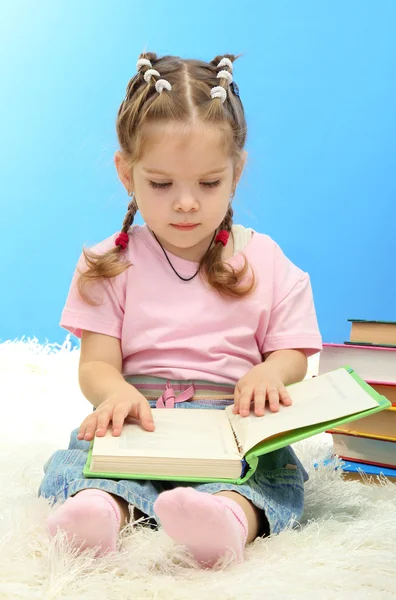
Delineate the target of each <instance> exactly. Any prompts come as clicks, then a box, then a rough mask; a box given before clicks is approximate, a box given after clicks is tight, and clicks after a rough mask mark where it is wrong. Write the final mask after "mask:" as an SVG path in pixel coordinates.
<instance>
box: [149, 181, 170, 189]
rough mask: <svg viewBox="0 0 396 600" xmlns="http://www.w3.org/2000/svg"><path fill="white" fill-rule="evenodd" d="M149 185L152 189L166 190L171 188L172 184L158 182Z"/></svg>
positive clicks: (151, 182)
mask: <svg viewBox="0 0 396 600" xmlns="http://www.w3.org/2000/svg"><path fill="white" fill-rule="evenodd" d="M149 184H150V185H151V187H153V188H157V189H158V188H159V189H164V188H167V187H169V186H170V185H171V184H170V183H158V182H157V181H149Z"/></svg>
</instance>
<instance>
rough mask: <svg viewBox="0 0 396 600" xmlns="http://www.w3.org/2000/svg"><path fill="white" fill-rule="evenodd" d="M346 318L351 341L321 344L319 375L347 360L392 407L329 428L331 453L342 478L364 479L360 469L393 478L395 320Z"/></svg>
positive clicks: (395, 450) (395, 466)
mask: <svg viewBox="0 0 396 600" xmlns="http://www.w3.org/2000/svg"><path fill="white" fill-rule="evenodd" d="M348 320H349V321H350V322H351V324H352V325H351V334H350V339H349V341H348V342H345V343H344V344H324V345H323V350H322V352H321V355H320V361H319V375H320V374H323V373H327V372H329V371H332V370H333V369H337V368H339V367H341V366H342V365H345V364H348V365H350V366H351V367H352V368H353V369H354V370H355V371H356V372H357V373H358V374H359V375H360V376H361V377H362V378H363V379H364V380H365V381H366V382H367V383H368V384H369V385H370V386H371V387H372V388H374V390H376V391H377V392H378V393H380V394H381V395H382V396H385V397H386V398H387V399H388V400H389V401H390V402H391V406H390V407H389V408H387V409H386V410H384V411H382V412H380V413H378V414H374V415H371V416H368V417H364V418H362V419H358V420H355V421H353V422H352V421H351V422H347V423H343V424H342V425H339V426H337V427H334V428H332V429H329V430H327V433H331V435H332V436H333V451H334V454H336V455H338V456H339V457H340V458H341V459H342V460H343V461H344V462H343V463H342V465H341V467H340V468H342V470H343V476H344V477H345V478H346V479H360V480H362V479H363V481H365V482H367V481H368V479H367V478H366V477H365V476H364V474H366V475H368V476H370V475H380V474H382V475H384V476H385V477H387V478H388V479H390V480H392V481H395V482H396V322H389V321H363V320H358V319H348ZM370 480H371V481H373V480H377V481H378V479H377V478H375V479H373V478H371V479H370Z"/></svg>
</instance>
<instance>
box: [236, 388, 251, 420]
mask: <svg viewBox="0 0 396 600" xmlns="http://www.w3.org/2000/svg"><path fill="white" fill-rule="evenodd" d="M252 397H253V388H249V387H245V388H243V390H242V391H241V393H240V396H239V414H240V415H241V417H247V416H248V414H250V404H251V402H252Z"/></svg>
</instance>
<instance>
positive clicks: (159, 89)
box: [155, 79, 172, 94]
mask: <svg viewBox="0 0 396 600" xmlns="http://www.w3.org/2000/svg"><path fill="white" fill-rule="evenodd" d="M164 88H165V89H167V90H168V91H169V92H170V91H171V89H172V86H171V84H170V83H169V81H167V80H166V79H158V81H157V83H156V84H155V89H156V90H157V92H158V93H159V94H161V92H162V90H163V89H164Z"/></svg>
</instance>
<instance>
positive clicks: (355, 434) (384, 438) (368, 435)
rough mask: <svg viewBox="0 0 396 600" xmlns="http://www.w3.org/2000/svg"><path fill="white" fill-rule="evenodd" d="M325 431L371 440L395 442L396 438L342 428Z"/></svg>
mask: <svg viewBox="0 0 396 600" xmlns="http://www.w3.org/2000/svg"><path fill="white" fill-rule="evenodd" d="M326 433H331V435H350V436H352V437H360V438H370V439H372V440H379V441H383V442H394V443H395V442H396V438H392V437H387V436H385V435H373V434H372V433H363V432H361V431H353V430H352V429H349V430H348V431H345V430H344V429H337V428H336V427H335V428H334V429H328V430H327V431H326Z"/></svg>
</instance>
